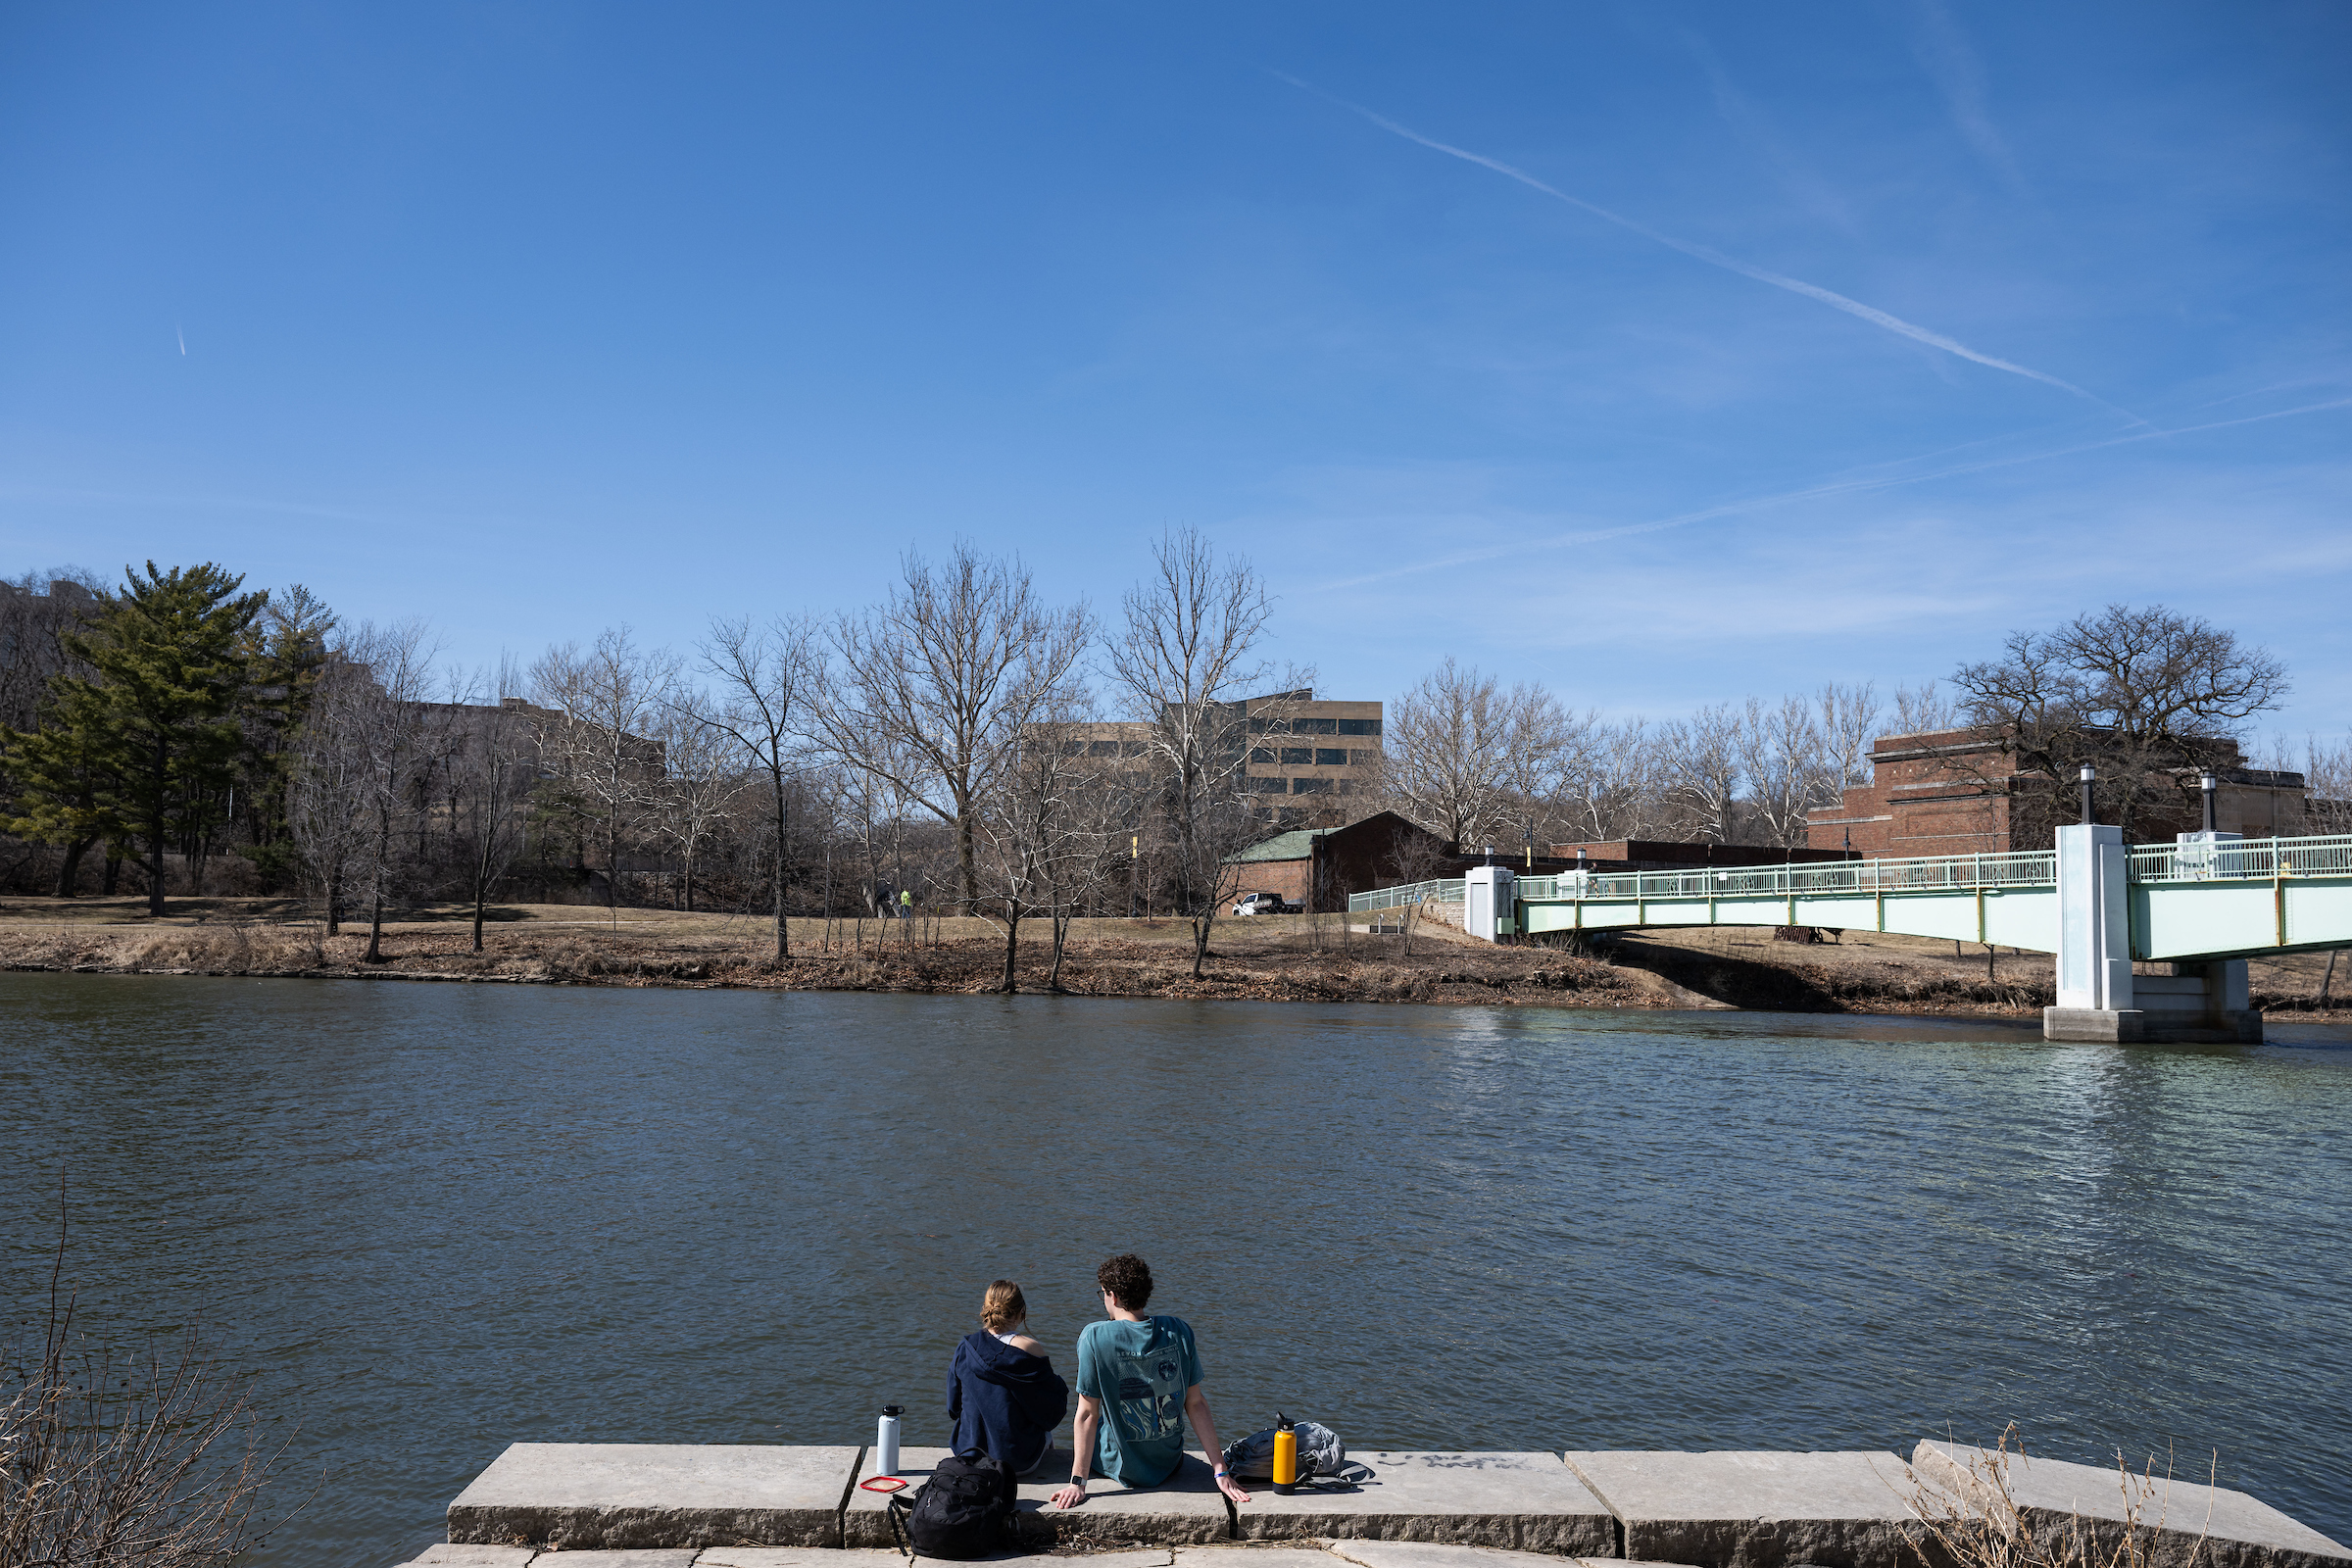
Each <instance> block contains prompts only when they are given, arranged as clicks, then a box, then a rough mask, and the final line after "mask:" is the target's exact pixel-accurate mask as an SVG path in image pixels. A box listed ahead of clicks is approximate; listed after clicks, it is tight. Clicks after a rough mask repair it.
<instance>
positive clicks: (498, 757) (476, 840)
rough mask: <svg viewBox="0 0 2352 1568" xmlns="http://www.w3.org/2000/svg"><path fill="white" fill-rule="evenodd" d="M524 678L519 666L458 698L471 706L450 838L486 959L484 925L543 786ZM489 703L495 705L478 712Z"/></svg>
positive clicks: (477, 946) (504, 666) (510, 663)
mask: <svg viewBox="0 0 2352 1568" xmlns="http://www.w3.org/2000/svg"><path fill="white" fill-rule="evenodd" d="M521 685H522V672H521V670H520V669H518V668H517V667H516V666H515V661H514V660H513V659H512V658H507V659H502V660H500V661H499V665H498V670H497V672H496V674H495V675H494V676H489V675H477V676H475V677H474V679H473V682H472V683H471V684H470V685H469V686H467V687H466V689H465V690H464V692H463V693H462V695H460V696H459V697H458V698H457V701H458V702H460V703H464V704H466V705H467V706H466V709H465V710H463V712H464V721H463V722H462V723H461V724H459V725H457V726H454V727H455V728H457V730H458V731H459V733H458V736H457V739H458V752H457V760H456V767H455V769H454V772H453V774H452V789H451V795H450V831H451V833H452V834H453V835H454V836H455V838H456V840H457V842H458V843H459V844H460V845H461V846H462V847H463V849H464V851H465V877H466V896H467V898H468V899H469V900H470V901H471V902H472V904H473V951H474V952H476V953H479V952H481V951H482V921H483V917H484V912H485V910H486V908H487V906H488V904H489V900H490V890H491V889H492V888H493V887H495V886H497V884H498V881H499V879H500V878H501V877H503V876H505V875H506V874H507V868H508V867H509V866H511V865H513V864H514V862H515V856H516V855H517V854H519V853H520V851H521V849H522V841H523V806H524V803H525V802H526V801H527V800H529V798H530V793H531V789H532V786H534V785H535V784H536V783H537V782H538V769H537V767H536V766H535V765H534V760H533V759H534V758H535V756H536V752H537V748H536V745H535V740H536V736H535V733H534V729H533V726H532V723H531V719H530V714H529V712H528V711H527V710H525V709H524V708H523V707H522V700H521V697H520V696H519V691H520V688H521ZM481 696H487V697H489V698H490V702H489V704H488V705H485V706H480V707H474V706H472V701H473V699H475V698H478V697H481Z"/></svg>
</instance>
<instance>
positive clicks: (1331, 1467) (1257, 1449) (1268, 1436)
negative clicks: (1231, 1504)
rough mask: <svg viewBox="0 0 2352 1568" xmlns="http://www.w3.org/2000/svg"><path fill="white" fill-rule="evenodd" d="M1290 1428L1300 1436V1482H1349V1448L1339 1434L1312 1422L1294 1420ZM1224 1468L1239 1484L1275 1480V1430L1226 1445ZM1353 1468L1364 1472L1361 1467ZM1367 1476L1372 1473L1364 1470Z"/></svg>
mask: <svg viewBox="0 0 2352 1568" xmlns="http://www.w3.org/2000/svg"><path fill="white" fill-rule="evenodd" d="M1291 1427H1292V1430H1293V1431H1295V1432H1297V1433H1298V1434H1299V1480H1301V1481H1306V1480H1309V1479H1312V1478H1314V1477H1318V1476H1320V1477H1323V1478H1325V1479H1329V1480H1335V1481H1336V1480H1346V1479H1348V1475H1347V1472H1348V1469H1349V1468H1350V1466H1349V1465H1348V1446H1347V1445H1346V1444H1344V1443H1342V1442H1341V1441H1340V1435H1339V1434H1338V1433H1337V1432H1334V1431H1332V1430H1331V1428H1329V1427H1327V1426H1319V1425H1317V1424H1316V1423H1315V1422H1312V1421H1295V1422H1293V1423H1292V1424H1291ZM1225 1468H1226V1469H1228V1470H1230V1471H1232V1472H1233V1478H1234V1479H1235V1480H1236V1481H1271V1480H1273V1479H1274V1429H1273V1428H1272V1427H1268V1428H1266V1429H1265V1430H1264V1431H1263V1432H1252V1433H1250V1435H1249V1436H1248V1437H1246V1438H1236V1439H1235V1440H1234V1441H1233V1442H1232V1443H1230V1444H1228V1445H1226V1447H1225ZM1352 1468H1354V1469H1356V1470H1364V1466H1362V1465H1360V1464H1359V1465H1355V1466H1353V1467H1352ZM1364 1473H1365V1474H1367V1475H1369V1474H1370V1473H1371V1472H1370V1471H1368V1470H1364Z"/></svg>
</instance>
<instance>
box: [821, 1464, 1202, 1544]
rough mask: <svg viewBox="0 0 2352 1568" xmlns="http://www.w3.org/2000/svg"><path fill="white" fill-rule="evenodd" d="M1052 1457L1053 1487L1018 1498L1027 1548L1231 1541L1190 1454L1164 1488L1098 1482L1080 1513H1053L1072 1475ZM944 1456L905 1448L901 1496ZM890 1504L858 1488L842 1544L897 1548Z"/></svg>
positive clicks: (1042, 1484) (1017, 1528) (1018, 1523)
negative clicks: (1056, 1498) (904, 1486)
mask: <svg viewBox="0 0 2352 1568" xmlns="http://www.w3.org/2000/svg"><path fill="white" fill-rule="evenodd" d="M1055 1452H1056V1454H1057V1458H1056V1459H1055V1461H1054V1464H1053V1465H1052V1466H1051V1467H1050V1468H1049V1469H1048V1470H1047V1472H1046V1473H1047V1475H1048V1476H1050V1477H1051V1478H1052V1479H1050V1480H1047V1481H1039V1482H1032V1483H1030V1484H1028V1485H1026V1486H1023V1487H1021V1488H1020V1489H1019V1492H1018V1494H1017V1500H1016V1502H1015V1503H1014V1505H1013V1509H1014V1511H1013V1519H1012V1527H1013V1531H1014V1534H1015V1535H1016V1537H1017V1538H1018V1539H1019V1541H1020V1542H1021V1543H1022V1544H1024V1545H1028V1546H1032V1547H1036V1548H1039V1549H1044V1548H1050V1547H1054V1546H1060V1545H1079V1544H1084V1545H1139V1546H1193V1545H1204V1544H1210V1543H1214V1542H1223V1541H1230V1540H1232V1539H1233V1524H1232V1510H1231V1509H1229V1508H1227V1507H1226V1505H1225V1495H1224V1494H1223V1493H1221V1492H1219V1491H1218V1490H1217V1484H1216V1478H1215V1477H1214V1476H1213V1475H1212V1474H1211V1473H1210V1471H1209V1468H1208V1466H1207V1465H1206V1464H1204V1463H1202V1462H1201V1457H1200V1455H1198V1454H1193V1453H1188V1454H1186V1455H1185V1456H1184V1463H1183V1464H1182V1465H1180V1466H1179V1467H1178V1468H1177V1471H1176V1474H1174V1475H1173V1476H1170V1477H1169V1478H1168V1480H1167V1482H1166V1483H1165V1484H1164V1485H1161V1486H1157V1487H1151V1488H1146V1489H1143V1490H1135V1489H1130V1488H1126V1487H1121V1486H1119V1485H1117V1484H1116V1483H1114V1482H1111V1481H1109V1480H1107V1479H1105V1478H1103V1477H1102V1476H1097V1477H1095V1479H1094V1480H1092V1481H1090V1482H1088V1483H1087V1488H1086V1501H1084V1502H1082V1503H1080V1504H1079V1505H1078V1506H1077V1507H1075V1508H1054V1507H1050V1506H1048V1504H1049V1503H1050V1502H1051V1501H1052V1499H1053V1496H1054V1493H1056V1492H1059V1491H1060V1490H1061V1489H1062V1487H1063V1485H1064V1484H1065V1483H1066V1482H1067V1480H1068V1477H1069V1475H1070V1472H1071V1471H1072V1469H1073V1468H1075V1467H1074V1466H1073V1465H1072V1464H1071V1463H1070V1457H1069V1451H1068V1450H1067V1449H1056V1450H1055ZM947 1456H948V1450H947V1449H945V1448H901V1449H900V1450H899V1468H898V1474H899V1475H901V1476H903V1477H904V1478H906V1481H907V1494H911V1493H912V1492H913V1490H914V1489H915V1488H917V1487H919V1486H921V1485H922V1484H923V1483H924V1482H925V1481H926V1480H928V1479H929V1478H930V1475H931V1469H932V1467H933V1466H934V1465H936V1464H938V1463H939V1461H940V1460H942V1459H945V1458H946V1457H947ZM874 1466H875V1455H874V1451H873V1450H872V1449H871V1448H868V1449H867V1450H866V1453H865V1458H864V1460H863V1461H862V1462H861V1463H860V1464H859V1465H858V1481H859V1482H862V1481H864V1480H866V1479H867V1478H868V1477H869V1476H872V1475H874V1474H875V1473H876V1471H875V1468H874ZM907 1494H902V1495H907ZM889 1498H890V1495H889V1494H887V1493H880V1492H867V1491H865V1490H864V1489H863V1488H862V1487H861V1486H856V1485H853V1486H852V1487H851V1488H850V1492H849V1501H848V1503H847V1505H846V1506H844V1508H843V1509H842V1515H841V1540H842V1544H844V1545H850V1546H894V1545H895V1544H896V1542H895V1541H894V1540H893V1538H892V1536H891V1533H890V1513H889V1508H890V1501H889ZM902 1560H903V1559H902Z"/></svg>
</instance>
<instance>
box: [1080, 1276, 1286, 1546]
mask: <svg viewBox="0 0 2352 1568" xmlns="http://www.w3.org/2000/svg"><path fill="white" fill-rule="evenodd" d="M1095 1283H1096V1284H1097V1285H1099V1286H1100V1287H1102V1291H1103V1309H1104V1310H1105V1311H1107V1312H1109V1313H1110V1321H1109V1322H1107V1323H1089V1324H1088V1325H1087V1326H1086V1327H1085V1329H1084V1330H1083V1331H1081V1332H1080V1334H1079V1336H1078V1420H1077V1423H1076V1427H1075V1430H1074V1431H1073V1433H1072V1441H1071V1444H1070V1450H1071V1459H1070V1484H1069V1485H1068V1486H1066V1487H1063V1488H1062V1489H1061V1490H1060V1491H1059V1492H1056V1493H1055V1494H1054V1507H1056V1508H1075V1507H1077V1506H1078V1505H1079V1504H1080V1503H1082V1502H1084V1501H1086V1483H1087V1477H1088V1476H1089V1474H1091V1473H1092V1472H1093V1471H1096V1470H1100V1471H1101V1472H1102V1473H1103V1475H1105V1476H1108V1477H1109V1478H1110V1479H1111V1480H1113V1481H1116V1482H1117V1483H1118V1484H1119V1485H1121V1486H1123V1487H1156V1486H1158V1485H1159V1484H1160V1483H1161V1482H1163V1481H1165V1480H1167V1479H1168V1477H1170V1476H1172V1475H1174V1474H1175V1473H1176V1469H1177V1467H1178V1466H1179V1465H1181V1464H1182V1463H1183V1462H1184V1427H1185V1423H1186V1421H1187V1420H1189V1421H1190V1422H1191V1423H1192V1428H1193V1433H1194V1435H1195V1436H1196V1437H1198V1438H1199V1439H1200V1440H1201V1452H1202V1453H1205V1454H1207V1455H1208V1456H1209V1462H1210V1463H1211V1464H1213V1465H1214V1466H1215V1467H1216V1477H1217V1490H1218V1491H1219V1492H1222V1493H1223V1494H1224V1495H1226V1496H1228V1497H1230V1498H1232V1499H1233V1500H1234V1501H1235V1502H1248V1501H1249V1500H1250V1494H1248V1493H1247V1492H1244V1491H1243V1490H1242V1489H1241V1487H1240V1486H1239V1485H1238V1484H1236V1483H1235V1481H1234V1479H1233V1477H1232V1476H1231V1475H1229V1474H1227V1473H1226V1469H1225V1458H1224V1453H1225V1450H1224V1448H1223V1447H1222V1446H1220V1445H1219V1444H1218V1442H1217V1424H1216V1421H1215V1420H1214V1419H1213V1418H1212V1417H1211V1416H1210V1415H1209V1413H1208V1396H1207V1395H1206V1394H1204V1393H1202V1392H1201V1375H1202V1374H1201V1351H1200V1348H1199V1347H1197V1346H1196V1345H1195V1344H1194V1343H1193V1326H1192V1325H1191V1324H1189V1323H1187V1322H1186V1321H1185V1320H1184V1319H1182V1318H1180V1317H1172V1316H1168V1315H1166V1314H1164V1313H1163V1314H1161V1315H1159V1316H1157V1317H1147V1316H1145V1315H1144V1308H1145V1307H1147V1306H1149V1305H1150V1304H1151V1302H1152V1267H1151V1265H1150V1264H1148V1263H1146V1262H1145V1261H1144V1260H1143V1259H1142V1258H1140V1257H1138V1256H1136V1255H1135V1254H1134V1253H1133V1252H1122V1253H1120V1254H1119V1255H1118V1256H1117V1257H1114V1258H1112V1259H1110V1260H1109V1261H1108V1262H1106V1263H1104V1264H1103V1266H1102V1267H1101V1268H1099V1269H1097V1270H1096V1271H1095Z"/></svg>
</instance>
